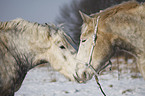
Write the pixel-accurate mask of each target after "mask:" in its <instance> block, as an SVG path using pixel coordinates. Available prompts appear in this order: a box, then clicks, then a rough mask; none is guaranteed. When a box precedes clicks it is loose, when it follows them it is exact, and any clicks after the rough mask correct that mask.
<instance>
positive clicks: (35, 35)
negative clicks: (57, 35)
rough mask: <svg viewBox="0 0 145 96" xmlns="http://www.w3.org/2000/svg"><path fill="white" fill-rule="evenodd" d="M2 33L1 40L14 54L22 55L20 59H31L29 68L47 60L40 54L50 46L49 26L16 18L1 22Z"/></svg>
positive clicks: (0, 31) (0, 32) (0, 33)
mask: <svg viewBox="0 0 145 96" xmlns="http://www.w3.org/2000/svg"><path fill="white" fill-rule="evenodd" d="M0 35H1V36H0V39H1V41H2V42H4V43H5V45H6V47H7V48H8V49H9V51H10V52H11V53H12V54H15V55H16V56H18V57H21V58H19V59H24V60H28V59H29V60H28V62H27V67H29V69H30V68H33V67H35V66H37V65H39V64H41V63H44V62H46V61H45V60H43V57H41V58H40V57H39V56H38V55H40V54H42V53H44V52H45V51H46V50H47V49H48V48H49V47H50V44H49V43H50V41H49V40H48V37H49V28H48V26H42V25H39V24H37V23H31V22H28V21H25V20H23V19H16V20H13V21H9V22H1V23H0ZM36 57H39V58H36ZM38 59H39V60H38Z"/></svg>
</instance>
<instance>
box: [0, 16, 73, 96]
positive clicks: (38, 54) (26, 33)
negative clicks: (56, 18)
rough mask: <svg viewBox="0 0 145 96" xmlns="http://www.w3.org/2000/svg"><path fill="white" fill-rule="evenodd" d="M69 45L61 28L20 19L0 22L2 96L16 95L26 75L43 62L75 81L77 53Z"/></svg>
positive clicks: (70, 40) (67, 37)
mask: <svg viewBox="0 0 145 96" xmlns="http://www.w3.org/2000/svg"><path fill="white" fill-rule="evenodd" d="M70 42H71V43H72V44H73V40H72V39H71V38H70V37H69V36H68V35H67V34H66V33H65V32H64V31H63V28H62V27H60V26H55V25H53V24H38V23H36V22H34V23H33V22H30V21H26V20H24V19H21V18H17V19H14V20H11V21H7V22H0V96H14V93H15V92H16V91H17V90H19V88H20V87H21V84H22V82H23V80H24V78H25V76H26V74H27V72H28V71H29V70H30V69H32V68H34V67H35V66H37V65H40V64H44V63H49V64H50V65H51V67H53V68H54V69H55V70H57V71H59V72H60V73H62V74H64V75H65V76H66V77H68V78H73V74H74V73H73V72H75V71H74V70H75V65H73V64H72V62H74V61H75V53H76V50H75V49H74V48H73V47H72V46H71V45H72V44H69V43H70Z"/></svg>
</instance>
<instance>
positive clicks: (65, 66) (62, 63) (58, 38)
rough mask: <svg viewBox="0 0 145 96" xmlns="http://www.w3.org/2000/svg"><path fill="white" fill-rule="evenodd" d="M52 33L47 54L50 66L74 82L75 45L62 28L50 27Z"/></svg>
mask: <svg viewBox="0 0 145 96" xmlns="http://www.w3.org/2000/svg"><path fill="white" fill-rule="evenodd" d="M49 28H50V30H51V32H50V37H49V41H50V42H51V44H50V45H51V46H50V48H49V50H48V51H47V52H46V54H47V56H48V61H49V63H50V65H51V66H52V67H53V68H54V69H55V70H57V71H59V72H60V73H62V74H63V75H64V76H65V77H67V78H69V79H70V80H72V81H74V78H73V74H74V73H75V67H76V65H75V64H76V63H75V61H76V60H75V57H76V49H74V47H75V43H74V42H73V41H72V39H71V38H70V36H68V35H67V34H66V33H65V32H64V31H63V30H62V28H61V27H59V28H56V26H49Z"/></svg>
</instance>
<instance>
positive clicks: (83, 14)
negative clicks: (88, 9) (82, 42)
mask: <svg viewBox="0 0 145 96" xmlns="http://www.w3.org/2000/svg"><path fill="white" fill-rule="evenodd" d="M79 13H80V15H81V17H82V19H83V21H84V23H88V22H89V21H91V17H90V16H89V15H87V14H85V13H83V12H81V11H79Z"/></svg>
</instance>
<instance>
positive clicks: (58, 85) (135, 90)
mask: <svg viewBox="0 0 145 96" xmlns="http://www.w3.org/2000/svg"><path fill="white" fill-rule="evenodd" d="M134 75H137V78H132V76H134ZM99 82H100V84H101V86H102V88H103V90H104V92H105V94H106V95H107V96H145V90H144V89H145V81H144V79H143V78H142V77H141V75H140V73H130V72H128V71H127V72H126V71H124V72H122V73H121V74H120V80H118V71H117V70H115V71H107V72H103V74H102V75H100V76H99ZM15 96H103V94H102V93H101V91H100V89H99V87H98V85H97V83H96V81H95V79H94V78H93V79H91V80H90V81H88V82H87V83H85V84H78V83H77V82H71V81H69V80H68V79H66V78H65V77H64V76H63V75H61V74H59V73H58V72H56V71H53V70H52V69H51V68H48V67H36V68H34V69H32V70H30V71H29V72H28V74H27V76H26V78H25V80H24V82H23V84H22V86H21V88H20V89H19V90H18V91H17V92H16V93H15Z"/></svg>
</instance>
